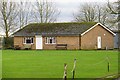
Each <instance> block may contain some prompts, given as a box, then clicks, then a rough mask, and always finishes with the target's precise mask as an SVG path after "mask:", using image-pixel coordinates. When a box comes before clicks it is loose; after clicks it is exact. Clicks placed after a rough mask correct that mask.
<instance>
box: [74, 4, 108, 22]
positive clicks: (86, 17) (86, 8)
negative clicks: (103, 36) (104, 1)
mask: <svg viewBox="0 0 120 80" xmlns="http://www.w3.org/2000/svg"><path fill="white" fill-rule="evenodd" d="M106 9H107V7H106V5H104V6H101V5H97V4H94V3H93V4H88V3H85V4H83V5H82V6H80V8H79V10H78V13H77V14H74V20H75V21H77V22H93V21H94V22H100V23H102V24H106V21H107V17H108V12H107V10H106Z"/></svg>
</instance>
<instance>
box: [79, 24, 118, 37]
mask: <svg viewBox="0 0 120 80" xmlns="http://www.w3.org/2000/svg"><path fill="white" fill-rule="evenodd" d="M97 25H101V26H102V27H103V28H104V29H106V30H107V31H109V32H110V33H111V34H113V35H114V36H115V35H116V34H115V33H114V32H113V31H111V30H110V29H108V28H107V27H105V26H104V25H102V24H101V23H97V24H95V25H94V26H93V27H91V28H90V29H88V30H87V31H85V32H83V33H82V34H81V36H83V35H84V34H86V33H87V32H89V31H90V30H92V29H93V28H95V27H96V26H97Z"/></svg>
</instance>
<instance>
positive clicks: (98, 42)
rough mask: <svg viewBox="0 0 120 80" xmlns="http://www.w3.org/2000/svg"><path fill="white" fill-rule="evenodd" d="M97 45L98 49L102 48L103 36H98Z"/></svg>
mask: <svg viewBox="0 0 120 80" xmlns="http://www.w3.org/2000/svg"><path fill="white" fill-rule="evenodd" d="M97 47H98V49H100V48H101V36H98V38H97Z"/></svg>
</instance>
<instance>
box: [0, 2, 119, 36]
mask: <svg viewBox="0 0 120 80" xmlns="http://www.w3.org/2000/svg"><path fill="white" fill-rule="evenodd" d="M119 3H120V1H117V2H115V3H112V4H111V3H110V2H109V1H108V3H106V4H104V5H100V4H90V3H84V4H83V5H80V6H79V10H78V12H77V13H74V12H73V14H72V13H71V15H73V21H74V22H93V21H95V22H100V23H102V24H104V25H109V26H111V27H112V26H114V25H115V24H116V23H118V22H119V17H118V15H119ZM116 4H117V5H116ZM61 11H62V10H61ZM61 11H60V10H59V9H58V8H57V7H56V6H55V3H53V2H48V1H47V0H36V1H35V2H27V1H24V2H23V1H20V2H10V0H8V1H4V0H1V1H0V23H1V24H0V27H1V28H2V30H4V32H5V36H6V37H9V35H10V33H13V32H15V31H16V30H19V29H22V28H23V27H24V26H25V25H27V24H29V23H31V22H38V23H53V22H56V21H57V18H58V16H59V15H60V12H61Z"/></svg>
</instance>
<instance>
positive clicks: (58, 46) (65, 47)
mask: <svg viewBox="0 0 120 80" xmlns="http://www.w3.org/2000/svg"><path fill="white" fill-rule="evenodd" d="M56 49H57V50H66V49H67V44H56Z"/></svg>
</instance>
